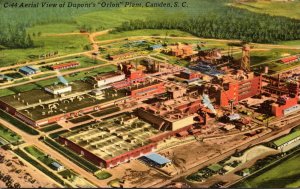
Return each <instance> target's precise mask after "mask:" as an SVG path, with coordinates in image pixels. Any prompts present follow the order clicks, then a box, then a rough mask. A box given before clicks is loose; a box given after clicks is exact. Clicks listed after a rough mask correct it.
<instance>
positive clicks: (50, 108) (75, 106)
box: [19, 94, 101, 121]
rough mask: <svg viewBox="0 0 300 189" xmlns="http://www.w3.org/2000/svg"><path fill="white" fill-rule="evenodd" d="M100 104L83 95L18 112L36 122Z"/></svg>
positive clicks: (96, 100) (98, 101)
mask: <svg viewBox="0 0 300 189" xmlns="http://www.w3.org/2000/svg"><path fill="white" fill-rule="evenodd" d="M100 102H101V101H100V100H98V99H96V98H94V97H92V96H90V95H86V94H85V95H81V96H76V97H70V98H66V99H63V100H57V101H54V102H51V103H49V102H48V103H41V104H39V105H36V106H34V107H30V108H25V109H22V110H19V112H21V113H22V114H24V115H26V116H27V117H29V118H31V119H32V120H35V121H37V120H41V119H45V118H48V117H52V116H56V115H59V114H63V113H66V112H73V111H76V110H80V109H83V108H87V107H90V106H94V105H97V104H100Z"/></svg>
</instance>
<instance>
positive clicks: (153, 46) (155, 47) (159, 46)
mask: <svg viewBox="0 0 300 189" xmlns="http://www.w3.org/2000/svg"><path fill="white" fill-rule="evenodd" d="M150 48H152V49H158V48H162V45H161V44H157V45H151V46H150Z"/></svg>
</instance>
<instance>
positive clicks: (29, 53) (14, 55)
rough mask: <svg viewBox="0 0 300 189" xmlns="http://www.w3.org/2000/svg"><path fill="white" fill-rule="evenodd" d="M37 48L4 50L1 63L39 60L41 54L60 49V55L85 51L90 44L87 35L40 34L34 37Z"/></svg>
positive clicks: (5, 64)
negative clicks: (85, 47)
mask: <svg viewBox="0 0 300 189" xmlns="http://www.w3.org/2000/svg"><path fill="white" fill-rule="evenodd" d="M33 40H34V44H35V46H36V47H35V48H28V49H9V50H2V51H1V54H0V65H1V66H9V65H15V64H18V63H24V62H26V61H32V60H38V57H39V55H43V54H45V53H49V52H54V51H58V55H66V54H70V53H77V52H81V51H84V46H85V45H88V44H89V41H88V39H87V37H86V36H81V35H72V36H40V37H33Z"/></svg>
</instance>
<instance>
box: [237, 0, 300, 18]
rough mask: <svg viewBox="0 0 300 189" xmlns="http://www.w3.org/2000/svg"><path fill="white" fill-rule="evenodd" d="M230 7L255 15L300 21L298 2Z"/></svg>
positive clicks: (259, 2)
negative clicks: (254, 13)
mask: <svg viewBox="0 0 300 189" xmlns="http://www.w3.org/2000/svg"><path fill="white" fill-rule="evenodd" d="M231 5H233V6H234V7H239V8H244V9H247V10H250V11H253V12H257V13H266V14H270V15H274V16H286V17H290V18H296V19H300V11H299V10H300V3H299V0H295V1H294V2H270V1H261V0H259V1H258V2H247V3H243V4H240V3H232V4H231Z"/></svg>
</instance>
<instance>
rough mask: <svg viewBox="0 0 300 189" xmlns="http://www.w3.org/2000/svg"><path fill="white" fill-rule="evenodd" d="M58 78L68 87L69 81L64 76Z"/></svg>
mask: <svg viewBox="0 0 300 189" xmlns="http://www.w3.org/2000/svg"><path fill="white" fill-rule="evenodd" d="M57 78H58V79H59V81H60V82H61V83H62V84H64V85H68V81H67V80H66V79H65V78H64V77H63V76H57Z"/></svg>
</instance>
